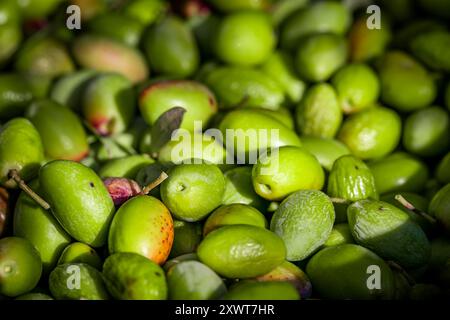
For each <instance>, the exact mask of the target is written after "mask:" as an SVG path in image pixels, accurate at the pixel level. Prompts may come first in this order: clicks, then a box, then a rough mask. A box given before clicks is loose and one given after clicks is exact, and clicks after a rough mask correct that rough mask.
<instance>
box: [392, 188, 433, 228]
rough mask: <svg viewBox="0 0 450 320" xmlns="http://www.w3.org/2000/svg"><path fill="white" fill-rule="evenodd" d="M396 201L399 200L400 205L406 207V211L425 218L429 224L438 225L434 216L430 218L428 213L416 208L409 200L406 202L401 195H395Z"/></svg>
mask: <svg viewBox="0 0 450 320" xmlns="http://www.w3.org/2000/svg"><path fill="white" fill-rule="evenodd" d="M395 200H397V201H398V202H400V204H401V205H402V206H403V207H405V208H406V209H408V210H409V211H412V212H414V213H415V214H418V215H419V216H421V217H423V218H424V219H426V220H427V221H428V222H430V223H433V224H434V223H436V219H435V218H433V217H432V216H430V215H429V214H428V213H426V212H424V211H422V210H420V209H417V208H416V207H414V205H413V204H412V203H411V202H409V201H408V200H406V199H405V198H404V197H403V196H402V195H401V194H397V195H395Z"/></svg>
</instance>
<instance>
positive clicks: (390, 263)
mask: <svg viewBox="0 0 450 320" xmlns="http://www.w3.org/2000/svg"><path fill="white" fill-rule="evenodd" d="M387 264H388V265H389V266H390V267H391V268H393V269H396V270H397V271H399V272H400V273H401V274H402V275H403V276H404V277H405V278H406V280H407V281H408V282H409V284H410V285H415V284H416V280H414V278H413V277H411V276H410V275H409V273H408V272H406V270H405V269H403V268H402V267H401V266H400V265H399V264H398V263H397V262H394V261H392V260H389V261H387Z"/></svg>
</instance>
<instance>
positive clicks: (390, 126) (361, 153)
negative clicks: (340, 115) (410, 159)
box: [337, 106, 401, 160]
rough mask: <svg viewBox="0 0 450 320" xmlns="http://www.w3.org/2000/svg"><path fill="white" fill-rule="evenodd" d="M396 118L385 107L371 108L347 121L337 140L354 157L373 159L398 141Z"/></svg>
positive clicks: (398, 122) (393, 113)
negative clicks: (345, 146)
mask: <svg viewBox="0 0 450 320" xmlns="http://www.w3.org/2000/svg"><path fill="white" fill-rule="evenodd" d="M400 134H401V121H400V117H399V115H398V114H397V113H396V112H394V111H393V110H391V109H388V108H385V107H379V106H376V107H372V108H369V109H366V110H364V111H361V112H358V113H356V114H354V115H351V116H350V117H349V118H347V119H346V120H345V121H344V123H343V125H342V127H341V129H340V131H339V133H338V136H337V137H338V139H339V140H341V141H342V142H343V143H345V144H346V145H347V147H348V148H349V149H350V151H351V152H352V153H353V154H354V155H355V156H357V157H359V158H361V159H363V160H366V159H376V158H380V157H383V156H385V155H387V154H389V153H390V152H392V151H393V150H394V149H395V147H396V146H397V144H398V143H399V141H400Z"/></svg>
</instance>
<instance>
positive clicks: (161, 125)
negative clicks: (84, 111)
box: [150, 107, 186, 158]
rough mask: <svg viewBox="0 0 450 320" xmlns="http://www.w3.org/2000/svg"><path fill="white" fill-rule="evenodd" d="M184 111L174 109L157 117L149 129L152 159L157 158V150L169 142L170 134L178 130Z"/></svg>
mask: <svg viewBox="0 0 450 320" xmlns="http://www.w3.org/2000/svg"><path fill="white" fill-rule="evenodd" d="M185 112H186V109H184V108H182V107H174V108H171V109H169V110H167V111H166V112H164V113H163V114H162V115H160V116H159V118H158V120H156V122H155V124H154V125H153V127H152V129H151V133H150V134H151V140H152V141H151V145H150V150H151V152H152V154H151V155H152V157H153V158H157V157H158V153H159V150H161V148H162V147H163V146H164V145H165V144H166V143H167V142H169V141H170V139H171V137H172V132H174V131H175V130H177V129H178V128H180V125H181V121H183V116H184V113H185Z"/></svg>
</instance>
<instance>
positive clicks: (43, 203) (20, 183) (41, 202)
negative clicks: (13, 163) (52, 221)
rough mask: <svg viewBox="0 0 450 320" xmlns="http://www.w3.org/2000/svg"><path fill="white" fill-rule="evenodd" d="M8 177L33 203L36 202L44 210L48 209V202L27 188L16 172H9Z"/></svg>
mask: <svg viewBox="0 0 450 320" xmlns="http://www.w3.org/2000/svg"><path fill="white" fill-rule="evenodd" d="M8 175H9V177H10V178H12V179H13V180H14V181H15V182H16V183H17V185H18V186H19V188H20V189H22V190H23V192H25V193H26V194H27V195H29V196H30V197H31V198H32V199H33V200H34V201H36V202H37V204H39V205H40V206H41V207H42V208H44V209H45V210H48V209H50V205H49V204H48V202H47V201H45V200H44V199H42V198H41V197H40V196H39V195H38V194H37V193H36V192H34V191H33V190H32V189H31V188H30V187H29V186H27V184H26V183H25V181H23V180H22V178H21V177H20V176H19V173H18V172H17V170H15V169H13V170H11V171H9V173H8Z"/></svg>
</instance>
